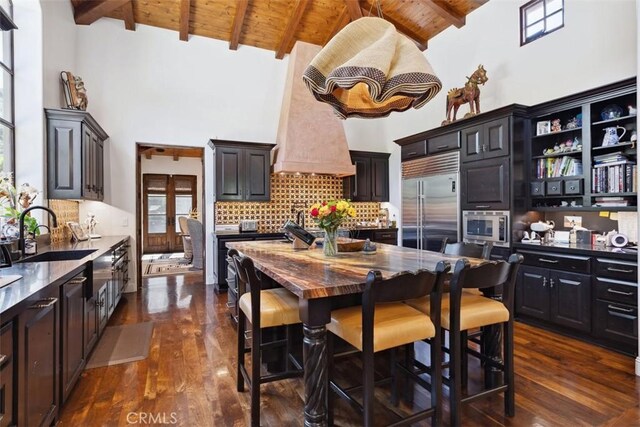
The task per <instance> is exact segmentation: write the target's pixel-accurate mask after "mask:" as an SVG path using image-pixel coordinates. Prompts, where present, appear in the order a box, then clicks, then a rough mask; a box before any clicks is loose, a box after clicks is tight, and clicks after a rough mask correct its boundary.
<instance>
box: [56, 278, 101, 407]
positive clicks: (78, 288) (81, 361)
mask: <svg viewBox="0 0 640 427" xmlns="http://www.w3.org/2000/svg"><path fill="white" fill-rule="evenodd" d="M87 280H88V279H87V277H86V276H85V275H84V274H82V275H79V276H76V277H74V278H73V279H71V280H70V281H68V282H67V283H65V284H63V285H62V286H61V287H60V299H61V302H62V330H61V333H62V339H61V343H62V355H61V362H62V363H61V365H62V369H61V371H60V385H61V395H60V398H61V403H64V402H65V401H66V400H67V397H68V396H69V393H71V390H73V387H74V386H75V384H76V382H77V381H78V378H79V376H80V373H81V372H82V369H83V368H84V366H85V364H86V358H85V357H86V354H85V346H84V335H85V334H84V332H85V298H84V296H85V285H86V281H87ZM94 323H95V322H94Z"/></svg>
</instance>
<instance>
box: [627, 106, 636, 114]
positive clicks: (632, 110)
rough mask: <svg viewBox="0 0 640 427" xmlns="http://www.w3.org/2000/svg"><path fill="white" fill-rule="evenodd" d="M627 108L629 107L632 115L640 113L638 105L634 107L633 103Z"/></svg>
mask: <svg viewBox="0 0 640 427" xmlns="http://www.w3.org/2000/svg"><path fill="white" fill-rule="evenodd" d="M627 108H628V109H629V115H630V116H635V115H636V114H638V109H637V108H636V107H634V106H633V105H629V106H627Z"/></svg>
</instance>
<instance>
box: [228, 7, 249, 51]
mask: <svg viewBox="0 0 640 427" xmlns="http://www.w3.org/2000/svg"><path fill="white" fill-rule="evenodd" d="M247 6H249V0H238V1H237V2H236V14H235V15H234V17H233V26H232V27H231V39H230V40H229V49H231V50H237V49H238V43H240V33H241V32H242V24H243V23H244V17H245V16H246V15H247Z"/></svg>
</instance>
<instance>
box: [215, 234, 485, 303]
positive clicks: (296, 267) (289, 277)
mask: <svg viewBox="0 0 640 427" xmlns="http://www.w3.org/2000/svg"><path fill="white" fill-rule="evenodd" d="M227 247H228V248H234V249H236V250H238V252H240V253H241V254H244V255H247V256H249V257H251V258H252V259H253V262H254V264H255V266H256V268H257V269H258V270H260V271H262V272H264V273H266V274H267V275H268V276H270V277H271V278H273V279H274V280H276V281H277V282H278V283H280V284H281V285H282V286H284V287H285V288H287V289H288V290H290V291H291V292H293V293H294V294H295V295H297V296H298V297H299V298H304V299H310V298H323V297H328V296H335V295H347V294H355V293H360V292H362V290H363V289H364V283H365V280H366V277H367V273H368V272H369V271H370V270H380V272H381V273H382V276H383V277H385V278H386V277H389V276H391V275H393V274H396V273H399V272H401V271H417V270H419V269H423V268H426V269H428V270H432V271H433V270H434V269H435V267H436V264H437V263H438V262H439V261H448V262H449V263H450V264H451V265H452V266H453V265H454V264H455V263H456V261H457V260H459V259H460V258H461V257H459V256H452V255H444V254H441V253H439V252H429V251H419V250H416V249H410V248H403V247H400V246H395V245H385V244H382V243H378V244H377V250H376V252H375V253H372V254H368V253H364V252H340V253H338V254H337V256H333V257H327V256H325V255H324V254H323V252H322V248H315V249H308V250H300V249H293V245H292V244H290V243H287V242H282V241H271V240H265V241H254V242H251V241H249V242H228V243H227ZM468 259H469V262H470V263H471V265H478V264H480V263H483V262H486V261H484V260H481V259H475V258H468Z"/></svg>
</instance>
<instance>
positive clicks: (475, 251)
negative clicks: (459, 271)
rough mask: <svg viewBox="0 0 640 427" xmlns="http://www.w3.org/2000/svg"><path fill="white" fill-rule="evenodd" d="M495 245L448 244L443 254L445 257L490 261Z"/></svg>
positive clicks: (445, 245) (489, 243) (488, 243)
mask: <svg viewBox="0 0 640 427" xmlns="http://www.w3.org/2000/svg"><path fill="white" fill-rule="evenodd" d="M492 249H493V243H491V242H486V243H485V244H476V243H469V242H456V243H446V242H445V244H444V248H443V250H442V253H443V254H445V255H458V256H463V257H469V258H482V259H487V260H488V259H490V256H491V250H492Z"/></svg>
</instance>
